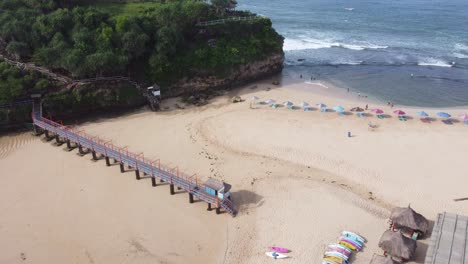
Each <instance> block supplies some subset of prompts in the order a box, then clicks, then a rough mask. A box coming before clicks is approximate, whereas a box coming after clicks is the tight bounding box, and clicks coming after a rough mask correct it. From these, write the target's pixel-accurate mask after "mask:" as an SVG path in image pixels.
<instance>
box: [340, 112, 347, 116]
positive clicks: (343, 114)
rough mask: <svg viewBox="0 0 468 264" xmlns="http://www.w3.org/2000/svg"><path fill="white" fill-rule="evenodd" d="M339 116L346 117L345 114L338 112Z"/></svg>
mask: <svg viewBox="0 0 468 264" xmlns="http://www.w3.org/2000/svg"><path fill="white" fill-rule="evenodd" d="M338 116H346V115H345V113H344V112H338Z"/></svg>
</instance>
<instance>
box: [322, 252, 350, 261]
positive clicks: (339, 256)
mask: <svg viewBox="0 0 468 264" xmlns="http://www.w3.org/2000/svg"><path fill="white" fill-rule="evenodd" d="M324 255H325V256H326V257H328V256H331V257H337V258H340V259H343V260H348V256H346V255H343V254H341V253H340V252H336V251H327V252H325V254H324Z"/></svg>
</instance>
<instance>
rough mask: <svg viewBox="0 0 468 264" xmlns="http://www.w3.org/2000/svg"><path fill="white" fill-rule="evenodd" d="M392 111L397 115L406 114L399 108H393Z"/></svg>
mask: <svg viewBox="0 0 468 264" xmlns="http://www.w3.org/2000/svg"><path fill="white" fill-rule="evenodd" d="M393 113H394V114H395V115H399V116H402V115H406V113H405V112H404V111H402V110H399V109H398V110H395V111H393Z"/></svg>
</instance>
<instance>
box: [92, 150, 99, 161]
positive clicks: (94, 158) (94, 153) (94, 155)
mask: <svg viewBox="0 0 468 264" xmlns="http://www.w3.org/2000/svg"><path fill="white" fill-rule="evenodd" d="M92 153H93V160H98V158H97V156H96V151H94V150H93V151H92Z"/></svg>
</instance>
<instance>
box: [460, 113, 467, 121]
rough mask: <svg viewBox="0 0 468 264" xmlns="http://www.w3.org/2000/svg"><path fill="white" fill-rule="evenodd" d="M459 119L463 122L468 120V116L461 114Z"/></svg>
mask: <svg viewBox="0 0 468 264" xmlns="http://www.w3.org/2000/svg"><path fill="white" fill-rule="evenodd" d="M460 118H461V119H463V120H468V115H467V114H462V115H460Z"/></svg>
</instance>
